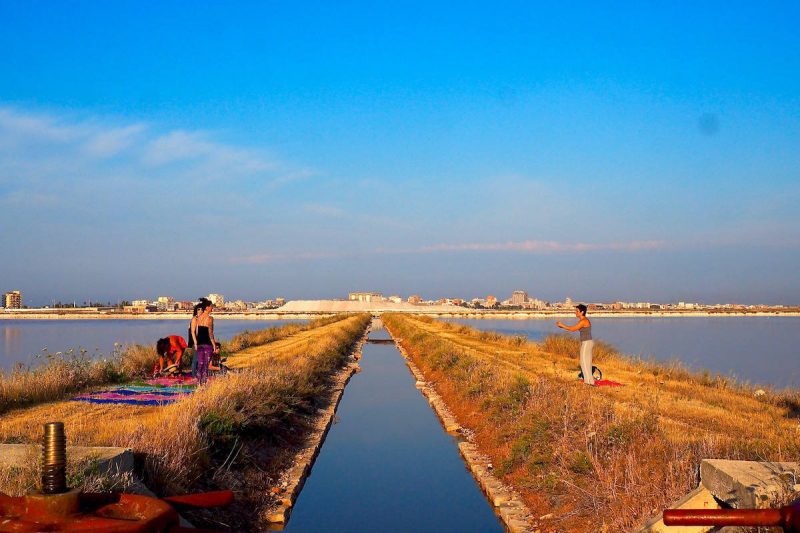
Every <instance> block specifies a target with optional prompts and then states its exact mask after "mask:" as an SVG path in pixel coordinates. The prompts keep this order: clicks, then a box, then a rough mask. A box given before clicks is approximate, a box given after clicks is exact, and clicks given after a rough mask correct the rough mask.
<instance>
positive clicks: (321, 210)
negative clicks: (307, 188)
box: [303, 204, 347, 218]
mask: <svg viewBox="0 0 800 533" xmlns="http://www.w3.org/2000/svg"><path fill="white" fill-rule="evenodd" d="M303 210H304V211H305V212H307V213H311V214H312V215H321V216H325V217H332V218H342V217H344V216H345V215H346V214H347V211H345V210H344V209H342V208H341V207H336V206H335V205H325V204H305V205H304V206H303Z"/></svg>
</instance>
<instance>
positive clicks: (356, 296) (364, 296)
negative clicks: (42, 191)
mask: <svg viewBox="0 0 800 533" xmlns="http://www.w3.org/2000/svg"><path fill="white" fill-rule="evenodd" d="M347 299H348V300H352V301H356V302H382V301H384V297H383V294H381V293H379V292H351V293H350V294H348V295H347Z"/></svg>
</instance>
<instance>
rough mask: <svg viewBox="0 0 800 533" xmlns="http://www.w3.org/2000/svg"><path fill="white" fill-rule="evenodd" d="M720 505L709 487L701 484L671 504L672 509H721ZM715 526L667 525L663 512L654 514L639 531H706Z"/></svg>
mask: <svg viewBox="0 0 800 533" xmlns="http://www.w3.org/2000/svg"><path fill="white" fill-rule="evenodd" d="M719 508H720V505H719V503H718V502H717V500H715V499H714V495H713V494H711V492H709V490H708V489H706V488H705V487H703V486H702V485H700V486H699V487H697V488H696V489H694V490H693V491H692V492H690V493H689V494H687V495H686V496H684V497H683V498H681V499H680V500H678V501H677V502H675V503H674V504H672V505H670V509H719ZM713 529H714V528H711V527H707V526H686V527H679V526H665V525H664V520H663V518H662V515H661V514H658V515H657V516H654V517H653V518H652V519H651V520H650V521H649V522H648V523H647V524H645V525H644V527H642V529H640V530H639V532H638V533H706V532H707V531H712V530H713Z"/></svg>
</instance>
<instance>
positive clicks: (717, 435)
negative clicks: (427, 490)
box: [383, 314, 800, 532]
mask: <svg viewBox="0 0 800 533" xmlns="http://www.w3.org/2000/svg"><path fill="white" fill-rule="evenodd" d="M383 319H384V321H385V322H386V323H387V324H388V325H389V326H390V327H391V329H392V331H393V333H394V334H395V335H397V336H398V337H399V338H400V340H399V342H400V343H401V345H402V346H403V347H404V349H405V350H406V352H407V353H408V354H409V355H410V356H411V357H412V358H413V360H414V362H415V363H416V364H417V366H418V367H419V368H420V369H421V370H422V371H423V373H424V374H425V376H426V378H427V380H428V381H429V382H432V383H433V386H434V387H435V388H436V390H437V392H438V393H439V394H440V395H441V396H442V397H443V398H444V399H445V402H446V403H447V405H448V407H449V408H450V410H451V411H452V412H453V413H454V414H455V416H456V418H457V420H458V422H459V423H460V424H461V425H462V426H464V427H466V428H468V429H469V430H470V431H472V432H474V440H475V442H476V443H477V444H478V447H479V449H480V450H481V451H482V452H483V453H485V454H487V455H488V456H489V457H491V459H492V462H493V465H494V469H495V473H496V474H497V475H499V476H501V477H502V478H503V480H504V481H505V482H507V483H509V484H510V485H512V486H513V487H514V488H515V489H516V490H517V491H518V492H519V493H520V494H521V495H522V497H523V499H524V500H525V502H526V504H527V505H528V507H529V508H530V509H532V510H533V512H534V514H535V515H536V516H537V517H539V518H540V521H539V527H541V528H542V529H543V530H545V531H586V532H589V531H592V532H595V531H623V530H630V529H631V528H633V527H635V526H636V525H638V524H641V523H642V522H644V521H645V520H646V519H647V518H648V517H650V516H652V515H653V514H654V513H656V512H658V511H660V510H662V509H663V508H665V507H666V506H668V505H669V504H670V503H671V502H673V501H675V500H676V499H678V498H679V497H680V496H682V495H683V494H685V493H686V492H688V491H689V490H691V489H692V488H694V487H695V486H696V484H697V469H698V467H699V463H700V461H701V460H702V459H704V458H710V457H715V458H728V459H769V460H776V461H777V460H797V459H798V457H800V439H799V438H798V437H800V425H798V415H799V413H800V408H799V407H800V397H798V396H797V395H788V394H774V393H770V392H766V393H764V394H759V395H755V394H754V391H753V390H752V389H747V388H741V387H738V386H737V385H735V384H733V383H731V382H729V381H728V380H726V379H724V378H718V377H710V376H706V375H701V374H692V373H690V372H687V371H685V370H683V369H679V368H667V367H662V366H658V365H651V364H645V363H640V362H636V361H633V360H628V359H626V358H624V357H621V356H619V355H617V354H616V353H615V352H614V350H613V349H611V348H610V347H608V346H600V347H598V348H597V349H596V362H597V363H598V364H599V365H600V366H601V367H602V368H603V372H604V374H605V375H606V377H608V378H610V379H612V380H614V381H617V382H620V383H622V384H623V385H624V386H621V387H588V386H585V385H583V384H582V383H581V382H578V380H577V379H576V374H577V366H578V365H577V355H576V354H577V342H576V341H574V340H573V339H569V338H566V337H561V336H559V337H553V338H550V339H547V340H546V341H545V342H544V343H542V344H534V343H529V342H527V341H526V340H525V339H522V338H518V337H508V336H503V335H499V334H496V333H492V332H481V331H477V330H474V329H472V328H469V327H466V326H461V325H458V324H449V323H443V322H438V321H435V320H432V319H429V318H425V317H411V316H407V315H398V314H394V315H386V316H384V317H383Z"/></svg>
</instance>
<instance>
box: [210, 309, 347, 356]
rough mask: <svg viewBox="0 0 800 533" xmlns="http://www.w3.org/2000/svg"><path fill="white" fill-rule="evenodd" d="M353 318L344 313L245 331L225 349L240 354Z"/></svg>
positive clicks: (234, 338) (235, 337)
mask: <svg viewBox="0 0 800 533" xmlns="http://www.w3.org/2000/svg"><path fill="white" fill-rule="evenodd" d="M351 316H353V315H352V314H349V313H343V314H338V315H331V316H326V317H323V318H317V319H314V320H311V321H310V322H306V323H305V324H287V325H285V326H277V327H272V328H266V329H260V330H256V331H250V330H244V331H242V332H241V333H238V334H236V335H234V337H233V338H232V339H231V340H230V341H229V342H227V343H226V346H225V348H226V349H227V350H228V351H229V352H238V351H241V350H244V349H246V348H250V347H251V346H261V345H262V344H267V343H270V342H275V341H276V340H279V339H283V338H286V337H288V336H290V335H294V334H295V333H300V332H301V331H308V330H309V329H314V328H319V327H322V326H327V325H328V324H333V323H334V322H338V321H340V320H344V319H346V318H350V317H351Z"/></svg>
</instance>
